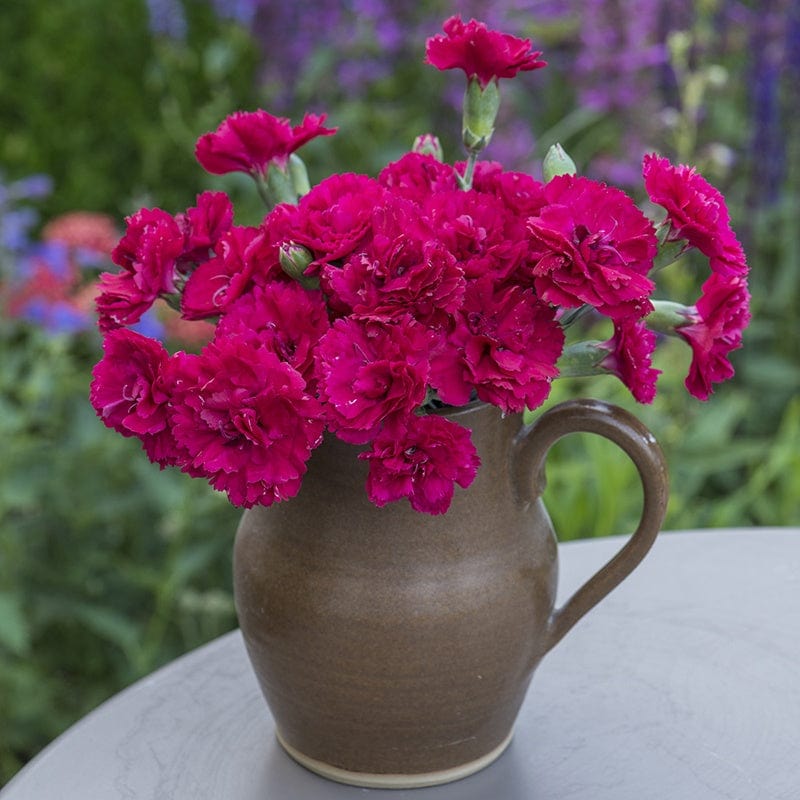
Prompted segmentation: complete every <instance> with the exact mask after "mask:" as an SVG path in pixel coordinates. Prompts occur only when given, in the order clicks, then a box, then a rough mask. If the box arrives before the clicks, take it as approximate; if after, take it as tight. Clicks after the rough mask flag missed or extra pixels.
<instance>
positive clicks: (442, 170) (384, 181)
mask: <svg viewBox="0 0 800 800" xmlns="http://www.w3.org/2000/svg"><path fill="white" fill-rule="evenodd" d="M378 181H379V182H380V184H381V185H382V186H385V187H386V188H387V189H389V190H391V192H392V194H393V195H394V196H395V197H403V198H405V199H406V200H410V201H411V202H412V203H417V204H421V203H423V202H424V201H425V200H427V199H428V198H429V197H430V196H431V195H432V194H436V193H437V192H440V191H447V190H455V189H458V180H457V179H456V173H455V170H454V169H453V168H452V167H451V166H450V165H448V164H443V163H442V162H441V161H437V160H436V159H435V158H434V157H433V156H431V155H423V154H422V153H406V154H405V155H404V156H403V157H402V158H399V159H398V160H397V161H393V162H392V163H391V164H387V165H386V166H385V167H384V168H383V169H382V170H381V171H380V173H379V175H378Z"/></svg>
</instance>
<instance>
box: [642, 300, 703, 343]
mask: <svg viewBox="0 0 800 800" xmlns="http://www.w3.org/2000/svg"><path fill="white" fill-rule="evenodd" d="M696 321H697V310H696V309H695V308H693V307H692V306H684V305H682V304H681V303H673V302H672V301H670V300H654V301H653V310H652V311H651V312H650V313H649V314H648V315H647V317H646V322H647V327H648V328H650V329H651V330H654V331H655V332H656V333H663V334H667V335H673V334H674V333H675V331H676V330H678V328H682V327H683V326H684V325H691V324H692V323H693V322H696Z"/></svg>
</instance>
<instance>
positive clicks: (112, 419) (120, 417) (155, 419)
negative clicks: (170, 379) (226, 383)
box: [89, 328, 181, 467]
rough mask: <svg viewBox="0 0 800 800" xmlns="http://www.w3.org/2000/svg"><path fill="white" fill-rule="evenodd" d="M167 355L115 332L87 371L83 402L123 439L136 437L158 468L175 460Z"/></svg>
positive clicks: (146, 341) (135, 336)
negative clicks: (87, 386) (88, 377)
mask: <svg viewBox="0 0 800 800" xmlns="http://www.w3.org/2000/svg"><path fill="white" fill-rule="evenodd" d="M168 361H169V354H168V353H167V351H166V350H165V349H164V347H163V346H162V344H161V343H160V342H157V341H156V340H154V339H150V338H149V337H147V336H142V335H141V334H139V333H136V332H135V331H131V330H127V329H125V328H120V329H116V330H112V331H110V332H109V333H107V334H106V335H105V337H104V339H103V358H102V359H101V360H100V361H99V362H98V363H97V364H96V365H95V367H94V369H93V370H92V383H91V387H90V390H89V399H90V401H91V403H92V406H93V407H94V410H95V411H96V412H97V416H98V417H100V419H101V420H102V421H103V423H104V424H105V425H107V426H108V427H109V428H113V429H114V430H115V431H117V432H118V433H121V434H122V435H123V436H136V437H138V438H139V439H140V440H141V441H142V444H143V445H144V449H145V451H146V452H147V454H148V456H149V457H150V459H151V460H152V461H155V462H156V463H158V464H160V465H161V466H162V467H163V466H166V465H168V464H176V463H178V462H179V461H180V460H181V455H180V452H179V450H180V448H178V447H177V446H176V444H175V441H174V439H173V437H172V434H171V432H170V430H169V424H168V411H169V399H170V397H169V389H168V385H167V383H166V382H165V381H164V371H165V369H166V366H167V363H168Z"/></svg>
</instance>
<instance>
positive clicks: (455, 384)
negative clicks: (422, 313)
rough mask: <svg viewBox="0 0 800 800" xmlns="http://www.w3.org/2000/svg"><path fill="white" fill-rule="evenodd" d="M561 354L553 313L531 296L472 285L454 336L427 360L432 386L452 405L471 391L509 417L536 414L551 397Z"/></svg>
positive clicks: (487, 284) (524, 291)
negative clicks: (533, 410)
mask: <svg viewBox="0 0 800 800" xmlns="http://www.w3.org/2000/svg"><path fill="white" fill-rule="evenodd" d="M563 348H564V333H563V331H562V330H561V326H560V325H559V324H558V323H557V322H556V320H555V311H554V310H553V309H552V308H550V307H549V306H547V305H546V304H545V303H542V302H541V301H540V300H538V298H537V297H536V296H535V295H534V294H533V292H531V291H530V290H529V289H523V288H522V287H520V286H506V287H504V288H502V289H495V288H494V286H493V284H492V282H491V281H489V280H482V281H476V282H474V283H472V284H470V286H469V287H468V288H467V294H466V298H465V301H464V307H463V309H462V310H461V312H460V313H459V322H458V324H457V326H456V328H455V330H454V331H453V333H451V334H450V335H449V336H448V337H447V339H446V340H444V341H443V342H442V343H441V344H440V347H439V348H438V349H437V351H436V352H435V353H434V356H433V357H432V359H431V385H432V386H434V387H435V388H436V389H437V391H438V393H439V396H440V397H441V399H442V400H443V401H444V402H445V403H449V404H451V405H457V406H458V405H464V404H465V403H467V402H469V400H470V399H471V396H472V391H473V390H475V391H476V392H477V396H478V397H479V398H480V399H481V400H483V401H485V402H487V403H492V404H493V405H496V406H499V407H500V408H501V409H503V411H505V412H508V413H511V412H517V411H523V410H524V409H525V408H536V407H538V406H540V405H541V404H542V403H543V402H544V401H545V400H546V399H547V396H548V395H549V394H550V385H551V382H552V380H553V378H555V377H556V376H557V375H558V369H557V367H556V362H557V361H558V358H559V356H560V355H561V352H562V350H563Z"/></svg>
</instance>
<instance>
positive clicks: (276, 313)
mask: <svg viewBox="0 0 800 800" xmlns="http://www.w3.org/2000/svg"><path fill="white" fill-rule="evenodd" d="M328 327H329V323H328V314H327V309H326V307H325V300H324V298H323V297H322V294H321V293H320V292H318V291H310V290H308V289H304V288H303V287H302V286H300V285H299V284H297V283H284V282H272V283H269V284H266V285H264V286H255V287H253V289H252V291H250V292H248V293H247V294H245V295H243V296H242V297H240V298H239V299H238V300H237V301H236V302H235V303H233V304H232V305H231V306H230V307H229V308H228V311H227V312H226V313H225V316H223V317H222V319H221V320H220V321H219V324H218V325H217V328H216V331H217V333H216V335H217V336H220V337H223V338H224V337H226V336H233V335H235V336H239V337H240V338H243V339H250V340H252V342H253V344H254V345H255V346H260V347H264V348H266V349H267V350H270V351H271V352H273V353H275V355H276V356H278V358H279V359H280V360H281V361H285V362H286V363H287V364H291V366H293V367H294V368H295V369H296V370H297V371H298V372H299V373H300V374H301V375H302V376H303V378H304V379H305V381H306V383H307V384H308V385H309V388H312V386H311V384H312V383H314V381H313V371H314V351H315V349H316V347H317V344H318V342H319V340H320V338H321V337H322V336H323V334H324V333H325V332H326V331H327V330H328Z"/></svg>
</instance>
